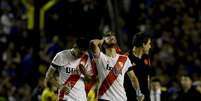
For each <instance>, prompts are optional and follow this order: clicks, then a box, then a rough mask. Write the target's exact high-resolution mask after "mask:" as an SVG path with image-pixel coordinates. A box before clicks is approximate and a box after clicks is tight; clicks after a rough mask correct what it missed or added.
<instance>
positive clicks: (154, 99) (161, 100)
mask: <svg viewBox="0 0 201 101" xmlns="http://www.w3.org/2000/svg"><path fill="white" fill-rule="evenodd" d="M150 99H151V101H167V91H166V89H164V88H162V85H161V82H160V80H159V79H157V78H152V80H151V91H150Z"/></svg>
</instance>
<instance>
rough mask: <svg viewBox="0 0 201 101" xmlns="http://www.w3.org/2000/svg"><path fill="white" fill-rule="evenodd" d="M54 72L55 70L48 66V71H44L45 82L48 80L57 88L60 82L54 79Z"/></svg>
mask: <svg viewBox="0 0 201 101" xmlns="http://www.w3.org/2000/svg"><path fill="white" fill-rule="evenodd" d="M54 72H55V70H54V69H52V67H51V66H50V68H49V69H48V71H47V73H46V77H45V84H46V85H47V83H48V82H49V83H51V84H52V85H53V86H55V87H57V88H59V87H60V84H59V82H58V80H57V79H56V77H55V76H54Z"/></svg>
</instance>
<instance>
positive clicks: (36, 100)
mask: <svg viewBox="0 0 201 101" xmlns="http://www.w3.org/2000/svg"><path fill="white" fill-rule="evenodd" d="M44 88H45V85H44V78H43V77H41V78H39V80H38V85H37V86H36V87H35V88H34V90H33V92H32V101H41V95H42V93H43V89H44Z"/></svg>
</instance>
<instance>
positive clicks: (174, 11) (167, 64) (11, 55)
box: [0, 0, 201, 101]
mask: <svg viewBox="0 0 201 101" xmlns="http://www.w3.org/2000/svg"><path fill="white" fill-rule="evenodd" d="M24 1H29V3H28V4H29V5H32V6H33V7H39V8H40V6H34V5H36V3H35V2H34V0H1V1H0V57H1V58H0V101H7V100H9V101H30V100H32V101H37V100H39V99H40V95H41V93H42V91H43V89H44V84H43V81H44V77H45V72H46V70H47V69H48V67H49V64H50V63H51V60H52V58H53V57H54V56H55V54H56V53H57V52H59V51H61V50H63V49H67V48H72V47H73V43H74V42H75V40H76V37H78V36H86V37H91V38H93V37H97V36H101V34H102V32H105V31H108V30H113V31H115V32H117V38H118V40H119V46H120V47H121V49H122V52H126V51H128V50H129V49H130V47H131V44H130V43H131V42H132V37H133V35H134V34H135V33H137V32H139V31H144V32H146V33H147V34H151V35H152V37H153V38H152V50H151V55H150V57H151V63H152V67H151V68H152V69H151V76H152V77H157V78H159V79H160V80H161V84H162V86H163V87H164V88H165V90H166V91H167V92H168V94H169V95H170V99H171V100H170V101H174V99H175V98H176V97H177V96H178V95H179V94H180V93H179V91H180V90H181V89H182V88H181V85H180V82H179V78H180V77H181V75H189V76H190V77H191V78H192V82H196V83H190V85H192V86H198V87H200V88H199V89H201V83H197V82H201V59H200V57H201V40H200V39H201V9H200V7H199V6H200V5H201V1H200V0H144V1H142V0H120V1H117V0H42V1H41V2H42V3H41V2H40V0H39V1H38V2H40V3H39V4H40V5H44V4H45V3H47V2H49V1H56V3H55V5H54V6H52V7H51V8H50V9H49V10H47V12H46V13H45V16H44V18H45V20H44V23H45V24H44V25H45V27H44V28H43V29H40V28H35V27H34V28H32V27H30V26H29V23H30V22H29V21H28V20H29V19H30V18H29V16H28V14H27V12H28V10H29V9H30V7H31V6H30V7H29V6H26V5H25V4H24V3H23V2H24ZM36 1H37V0H36ZM41 7H42V6H41ZM35 10H37V8H35ZM36 15H37V14H36ZM38 15H39V14H38ZM34 17H35V16H34ZM36 18H37V17H36ZM35 21H37V20H35ZM38 23H39V22H38ZM36 27H37V26H36ZM200 94H201V91H200Z"/></svg>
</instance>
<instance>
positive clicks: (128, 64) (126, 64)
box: [125, 57, 132, 71]
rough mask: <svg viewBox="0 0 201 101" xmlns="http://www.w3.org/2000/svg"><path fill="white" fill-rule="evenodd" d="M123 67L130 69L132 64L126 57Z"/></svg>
mask: <svg viewBox="0 0 201 101" xmlns="http://www.w3.org/2000/svg"><path fill="white" fill-rule="evenodd" d="M125 66H126V67H125V68H126V71H128V70H130V69H132V64H131V61H130V59H129V58H128V57H127V60H126V63H125Z"/></svg>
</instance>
